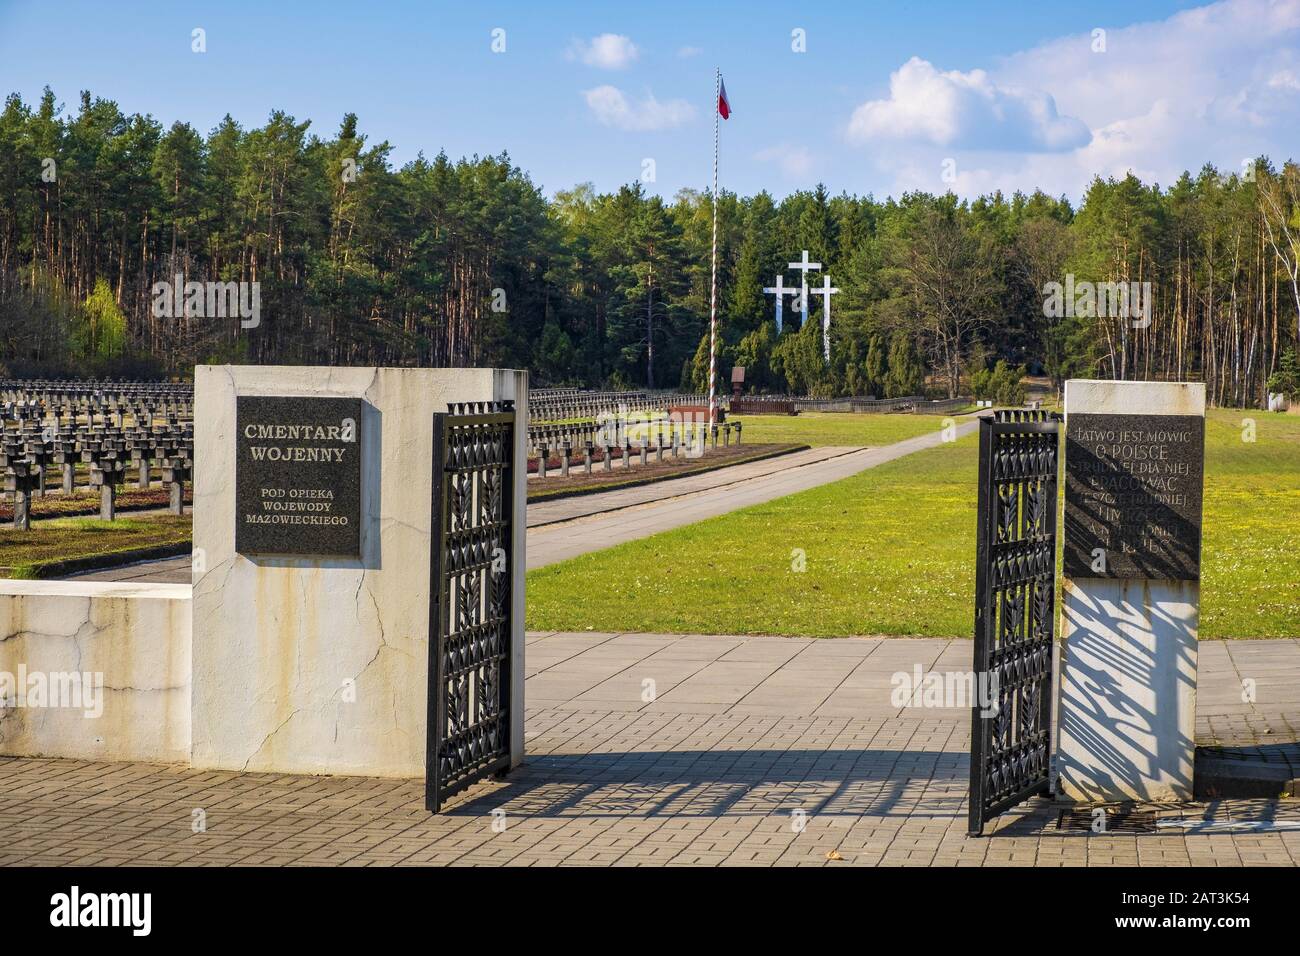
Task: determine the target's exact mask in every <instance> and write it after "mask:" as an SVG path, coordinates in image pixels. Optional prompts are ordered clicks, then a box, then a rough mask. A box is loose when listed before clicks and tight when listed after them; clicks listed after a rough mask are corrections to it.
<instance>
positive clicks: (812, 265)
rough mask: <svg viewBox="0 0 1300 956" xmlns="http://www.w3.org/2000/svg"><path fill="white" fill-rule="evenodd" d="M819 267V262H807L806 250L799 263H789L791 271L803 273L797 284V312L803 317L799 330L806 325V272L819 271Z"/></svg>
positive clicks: (820, 265)
mask: <svg viewBox="0 0 1300 956" xmlns="http://www.w3.org/2000/svg"><path fill="white" fill-rule="evenodd" d="M821 267H822V264H821V263H820V262H809V261H808V250H807V249H805V250H804V251H803V259H802V260H800V261H799V262H792V263H790V268H791V269H798V270H799V271H800V272H801V273H803V274H802V275H801V276H800V283H799V284H800V291H799V311H800V313H802V316H803V317H802V319H801V320H800V324H799V327H800V328H803V327H804V326H805V325H807V324H808V271H809V270H810V269H817V270H820V269H821Z"/></svg>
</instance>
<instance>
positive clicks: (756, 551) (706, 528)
mask: <svg viewBox="0 0 1300 956" xmlns="http://www.w3.org/2000/svg"><path fill="white" fill-rule="evenodd" d="M801 417H802V416H801ZM825 417H827V418H835V417H838V416H834V415H827V416H825ZM862 417H874V418H883V419H894V418H897V419H900V420H902V421H913V420H915V416H862ZM1245 417H1251V418H1253V419H1254V420H1255V422H1256V423H1257V429H1258V430H1257V440H1256V441H1255V442H1253V443H1247V442H1244V441H1242V426H1241V422H1242V419H1243V418H1245ZM792 421H798V419H795V420H792ZM757 430H758V429H755V431H757ZM747 437H748V436H747ZM904 437H905V436H904ZM805 440H806V439H805ZM977 458H978V445H977V440H976V437H975V436H974V435H971V436H967V437H966V438H963V439H962V440H960V441H958V442H956V443H955V444H950V445H942V446H940V447H937V448H933V449H929V450H926V451H923V452H918V453H916V454H914V455H909V456H907V457H905V458H901V459H898V460H897V461H893V462H889V463H888V464H885V465H882V466H880V467H878V468H873V469H871V470H869V471H866V472H863V473H862V474H860V475H856V476H854V477H852V478H847V479H845V480H843V481H839V482H836V483H834V484H830V485H825V486H823V487H821V488H814V489H812V490H811V491H806V492H801V493H799V494H796V495H791V496H789V497H786V498H781V499H778V500H776V501H772V502H769V503H767V504H764V505H758V506H755V507H752V508H746V509H744V510H741V511H736V512H733V513H731V514H729V515H723V516H721V517H719V518H713V519H710V520H708V521H703V522H700V523H698V524H694V525H689V526H686V527H683V528H678V529H676V530H673V531H669V532H665V533H663V534H659V535H655V536H653V537H650V538H645V539H642V540H640V541H633V542H629V543H628V544H625V545H620V546H618V547H615V548H610V549H608V550H606V551H600V552H595V553H593V554H589V555H584V556H582V557H579V558H575V559H573V560H571V561H566V562H563V563H561V564H557V565H552V566H550V567H546V568H540V569H538V570H536V571H533V572H530V573H529V575H528V626H529V627H530V628H535V629H540V630H583V629H585V628H589V627H590V628H595V629H599V630H629V631H665V632H679V633H682V632H686V633H691V632H694V633H705V634H710V633H712V634H730V633H736V634H803V635H812V636H819V637H831V636H843V635H848V634H898V635H903V634H916V635H929V636H952V635H957V636H966V635H968V634H969V633H970V630H971V625H972V617H973V613H974V612H973V601H974V552H975V468H976V461H977ZM1206 470H1207V477H1206V498H1205V520H1204V528H1205V541H1204V554H1203V557H1202V569H1203V582H1202V609H1201V633H1202V636H1204V637H1206V638H1224V637H1291V636H1295V635H1296V634H1297V633H1300V418H1296V417H1294V416H1281V415H1269V414H1266V413H1263V412H1241V411H1218V410H1215V411H1211V412H1210V414H1209V421H1208V422H1207V425H1206ZM795 549H801V550H802V552H803V555H804V559H805V560H806V570H805V571H803V572H797V571H795V570H793V568H794V566H795V561H796V559H797V558H798V556H799V555H798V553H797V552H796V551H795Z"/></svg>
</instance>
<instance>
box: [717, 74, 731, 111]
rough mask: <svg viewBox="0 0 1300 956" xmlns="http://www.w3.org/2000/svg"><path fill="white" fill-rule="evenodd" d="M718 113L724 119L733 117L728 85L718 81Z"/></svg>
mask: <svg viewBox="0 0 1300 956" xmlns="http://www.w3.org/2000/svg"><path fill="white" fill-rule="evenodd" d="M718 113H719V115H720V116H721V117H722V118H723V119H728V118H729V117H730V116H731V103H729V102H728V101H727V84H726V83H723V82H722V80H721V79H719V80H718Z"/></svg>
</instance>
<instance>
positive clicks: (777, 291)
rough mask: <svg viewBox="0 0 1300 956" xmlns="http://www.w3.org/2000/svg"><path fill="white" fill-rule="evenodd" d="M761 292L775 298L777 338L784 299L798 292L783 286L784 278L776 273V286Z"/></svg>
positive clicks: (779, 331)
mask: <svg viewBox="0 0 1300 956" xmlns="http://www.w3.org/2000/svg"><path fill="white" fill-rule="evenodd" d="M763 291H764V292H769V293H771V294H773V295H775V296H776V334H777V335H778V336H780V334H781V314H782V311H783V310H784V308H785V297H786V296H787V295H794V294H795V293H796V292H798V291H799V290H798V289H796V288H795V287H793V286H788V285H786V284H785V276H783V275H780V274H779V273H778V274H777V277H776V285H774V286H768V287H766V288H764V289H763Z"/></svg>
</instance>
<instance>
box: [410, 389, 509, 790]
mask: <svg viewBox="0 0 1300 956" xmlns="http://www.w3.org/2000/svg"><path fill="white" fill-rule="evenodd" d="M514 430H515V411H514V403H513V402H470V403H456V404H452V405H451V406H450V411H449V412H448V413H447V414H438V415H435V416H434V423H433V449H434V452H433V453H434V461H433V524H432V529H433V546H432V555H431V561H430V564H431V569H430V585H429V703H428V708H429V718H428V719H429V723H428V741H427V747H428V750H427V755H426V760H425V778H424V803H425V806H426V807H427V808H428V809H429V810H432V811H433V812H435V813H436V812H437V811H438V810H439V809H440V808H441V807H442V804H443V803H444V802H445V801H446V799H447V798H448V797H450V796H451V795H452V794H454V793H457V792H459V791H461V790H463V789H465V788H466V787H468V786H469V785H470V784H472V783H474V782H475V781H476V780H479V779H481V778H483V777H485V776H487V775H488V774H492V773H501V772H503V771H505V770H507V769H509V767H510V716H511V715H510V712H509V707H510V682H511V680H512V679H514V676H515V675H512V674H511V672H510V657H511V626H512V623H513V621H512V620H511V616H512V613H513V610H512V609H513V602H512V599H511V579H510V575H511V558H512V552H513V547H512V545H511V533H512V521H513V519H514V515H513V514H512V510H513V506H512V500H513V494H514V478H513V474H512V468H511V462H512V460H513V456H514Z"/></svg>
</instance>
